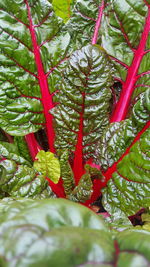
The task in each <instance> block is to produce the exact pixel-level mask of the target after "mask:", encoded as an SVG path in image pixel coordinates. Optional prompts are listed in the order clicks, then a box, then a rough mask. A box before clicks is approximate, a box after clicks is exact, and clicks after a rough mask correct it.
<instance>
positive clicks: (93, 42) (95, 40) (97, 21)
mask: <svg viewBox="0 0 150 267" xmlns="http://www.w3.org/2000/svg"><path fill="white" fill-rule="evenodd" d="M103 10H104V0H103V1H102V4H101V6H100V7H99V13H98V18H97V20H96V24H95V29H94V35H93V37H92V45H94V44H96V43H97V39H98V32H99V28H100V25H101V20H102V15H103Z"/></svg>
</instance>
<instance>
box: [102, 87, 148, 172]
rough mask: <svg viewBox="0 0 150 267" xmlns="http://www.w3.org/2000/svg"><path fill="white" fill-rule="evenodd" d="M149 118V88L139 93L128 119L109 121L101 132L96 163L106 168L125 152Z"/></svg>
mask: <svg viewBox="0 0 150 267" xmlns="http://www.w3.org/2000/svg"><path fill="white" fill-rule="evenodd" d="M149 119H150V89H147V90H146V91H145V93H143V94H141V96H140V99H139V100H138V101H137V102H136V104H135V105H134V106H133V109H132V113H131V115H130V118H129V119H126V120H123V121H121V122H116V123H111V124H110V125H109V126H108V127H107V128H106V130H105V131H104V132H103V135H102V138H101V140H100V145H99V148H98V149H97V154H98V156H99V158H98V160H97V161H98V163H99V164H100V166H101V167H102V168H103V169H107V168H108V167H110V166H111V165H112V164H113V163H114V162H116V161H117V160H118V159H119V158H120V156H122V154H123V153H124V152H125V150H126V148H127V147H129V145H130V144H131V143H132V141H133V139H134V138H135V136H136V135H137V133H138V132H139V131H140V130H142V128H143V127H144V126H145V124H146V123H147V122H148V121H149Z"/></svg>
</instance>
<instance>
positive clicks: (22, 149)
mask: <svg viewBox="0 0 150 267" xmlns="http://www.w3.org/2000/svg"><path fill="white" fill-rule="evenodd" d="M14 143H15V144H16V146H17V148H18V151H19V154H20V156H22V157H24V158H25V159H26V160H28V161H29V162H30V163H32V158H31V156H30V153H29V149H28V146H27V143H26V141H25V139H24V137H22V136H15V137H14Z"/></svg>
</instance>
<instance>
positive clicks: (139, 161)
mask: <svg viewBox="0 0 150 267" xmlns="http://www.w3.org/2000/svg"><path fill="white" fill-rule="evenodd" d="M149 140H150V129H147V130H146V131H145V133H144V134H142V136H141V138H140V140H139V141H137V142H136V143H135V144H134V145H133V146H132V147H131V148H130V150H129V152H128V154H127V155H125V156H124V158H123V159H122V160H121V161H120V162H119V163H118V164H117V169H116V171H114V172H113V173H112V178H111V179H110V180H109V182H108V184H107V187H106V188H105V189H103V204H104V207H105V209H106V210H107V211H108V212H109V213H110V214H112V215H113V216H114V217H116V216H117V217H121V216H122V215H121V212H123V213H125V215H126V216H129V215H134V214H135V213H136V212H137V211H138V210H139V209H140V208H142V207H144V208H146V207H149V206H150V194H149V190H150V183H149V178H150V164H149V161H150V141H149Z"/></svg>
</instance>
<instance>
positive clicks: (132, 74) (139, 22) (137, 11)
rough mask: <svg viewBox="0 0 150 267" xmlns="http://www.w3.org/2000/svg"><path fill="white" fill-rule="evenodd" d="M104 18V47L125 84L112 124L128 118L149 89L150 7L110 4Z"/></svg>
mask: <svg viewBox="0 0 150 267" xmlns="http://www.w3.org/2000/svg"><path fill="white" fill-rule="evenodd" d="M107 2H108V5H107V8H106V10H105V15H106V16H104V17H103V27H102V28H101V30H102V46H103V47H104V49H105V50H106V51H107V53H108V54H109V55H110V56H111V58H112V60H113V62H114V65H115V67H116V77H115V78H116V81H120V82H121V83H122V92H121V96H120V99H119V101H118V103H117V105H116V107H115V112H114V115H113V116H112V118H111V122H115V121H120V120H122V119H125V117H126V116H127V114H128V111H129V109H130V108H131V103H132V102H131V100H133V101H134V102H136V101H137V100H138V98H139V95H140V94H141V93H142V92H144V91H145V90H146V89H147V88H148V87H149V85H150V84H149V68H150V66H149V57H150V53H149V42H150V39H149V38H150V37H149V32H150V7H149V3H148V1H144V0H139V1H132V0H129V1H126V0H123V1H120V0H114V1H107Z"/></svg>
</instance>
